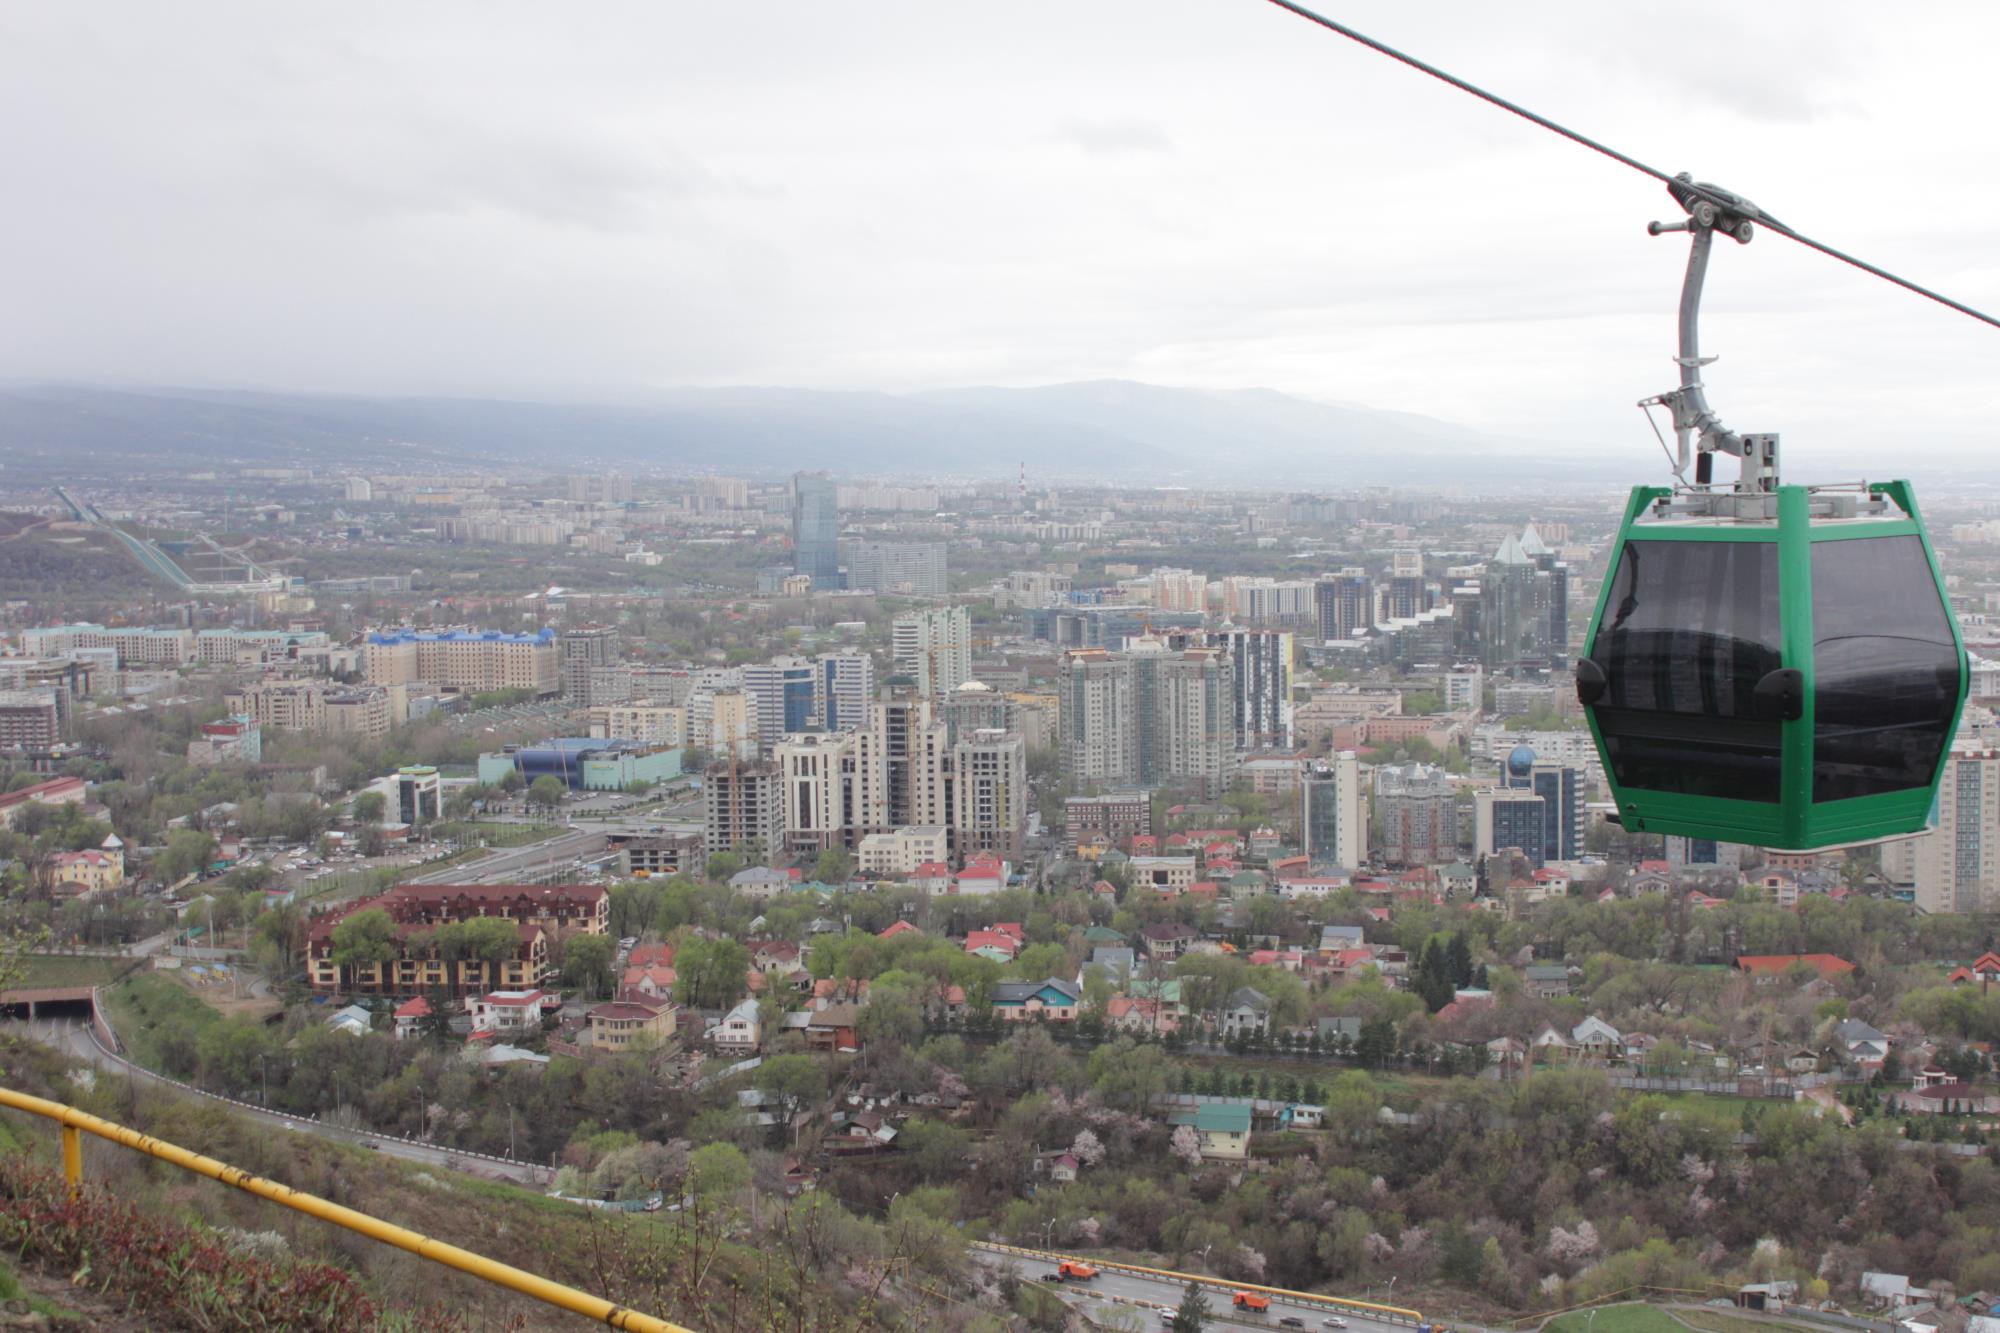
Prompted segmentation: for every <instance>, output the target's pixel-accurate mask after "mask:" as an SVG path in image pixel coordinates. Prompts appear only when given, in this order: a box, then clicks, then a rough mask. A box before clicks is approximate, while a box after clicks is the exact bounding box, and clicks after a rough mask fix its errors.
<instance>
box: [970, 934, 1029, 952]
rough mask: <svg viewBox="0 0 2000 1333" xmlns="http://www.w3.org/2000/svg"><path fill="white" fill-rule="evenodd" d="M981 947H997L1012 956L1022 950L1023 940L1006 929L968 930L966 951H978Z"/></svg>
mask: <svg viewBox="0 0 2000 1333" xmlns="http://www.w3.org/2000/svg"><path fill="white" fill-rule="evenodd" d="M981 949H997V950H999V951H1000V952H1001V953H1004V954H1006V955H1007V956H1008V957H1009V958H1012V957H1013V956H1014V955H1015V954H1017V953H1019V952H1020V951H1021V942H1020V941H1019V940H1017V939H1015V938H1014V937H1013V936H1012V935H1009V934H1008V933H1007V932H1006V931H1004V930H968V931H966V932H965V951H966V952H967V953H977V952H978V951H979V950H981Z"/></svg>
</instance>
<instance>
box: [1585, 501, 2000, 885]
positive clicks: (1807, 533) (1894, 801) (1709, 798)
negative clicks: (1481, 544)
mask: <svg viewBox="0 0 2000 1333" xmlns="http://www.w3.org/2000/svg"><path fill="white" fill-rule="evenodd" d="M1868 490H1869V492H1870V493H1871V494H1872V495H1875V496H1879V497H1881V498H1883V499H1885V500H1887V501H1889V502H1890V503H1892V504H1894V505H1895V507H1896V508H1897V509H1899V510H1901V511H1902V516H1901V517H1900V518H1887V519H1881V520H1875V519H1860V518H1857V519H1849V520H1842V521H1840V522H1837V523H1822V524H1818V525H1815V524H1814V523H1813V522H1812V517H1811V512H1810V499H1809V495H1810V493H1809V491H1808V488H1806V487H1803V486H1780V487H1779V488H1778V490H1777V523H1776V525H1775V526H1773V525H1771V524H1770V523H1768V522H1765V523H1745V524H1742V525H1729V524H1709V523H1699V524H1697V523H1689V524H1679V525H1677V524H1674V523H1672V522H1670V521H1669V522H1659V523H1645V522H1642V520H1643V519H1644V517H1645V515H1646V512H1647V511H1648V510H1649V509H1651V508H1652V507H1653V506H1654V505H1655V503H1656V502H1659V501H1663V500H1667V499H1669V498H1670V497H1671V496H1672V495H1673V494H1674V492H1673V491H1672V490H1671V489H1670V488H1668V487H1664V486H1638V487H1634V488H1633V491H1632V495H1631V499H1630V501H1629V503H1628V504H1627V506H1626V510H1625V517H1624V521H1623V522H1622V523H1621V524H1620V527H1619V532H1618V540H1617V544H1616V546H1615V547H1614V549H1613V553H1612V556H1613V558H1612V562H1611V565H1610V566H1609V568H1607V570H1606V575H1605V579H1604V586H1603V587H1602V588H1601V589H1600V590H1599V591H1598V596H1597V607H1596V611H1595V612H1594V614H1593V615H1592V616H1591V622H1590V632H1589V635H1588V636H1587V638H1586V639H1585V647H1584V652H1585V655H1586V656H1589V655H1591V654H1592V652H1593V650H1594V649H1595V648H1596V647H1597V644H1598V635H1599V632H1600V630H1601V628H1602V627H1603V622H1604V612H1605V607H1606V605H1607V604H1608V603H1609V600H1610V596H1611V590H1612V585H1613V583H1614V581H1615V579H1616V575H1617V571H1618V566H1619V562H1621V561H1622V560H1624V559H1625V558H1626V557H1627V543H1628V542H1629V541H1632V540H1634V539H1638V540H1644V541H1693V542H1764V543H1774V544H1775V545H1776V546H1777V548H1778V580H1779V593H1778V598H1779V604H1778V610H1779V618H1780V624H1781V630H1780V636H1781V653H1782V659H1783V665H1784V666H1785V667H1788V668H1792V669H1794V670H1796V671H1798V672H1799V673H1800V677H1801V680H1800V684H1801V686H1802V690H1803V697H1802V700H1801V701H1800V702H1801V706H1800V710H1799V713H1798V716H1797V717H1795V718H1793V719H1791V720H1787V721H1784V722H1782V723H1780V724H1779V725H1780V727H1781V737H1782V739H1781V750H1780V760H1779V791H1778V795H1777V799H1776V800H1774V801H1759V800H1741V799H1734V798H1729V797H1721V796H1713V795H1697V794H1690V793H1686V792H1676V791H1661V790H1653V789H1647V788H1639V787H1633V786H1629V785H1627V784H1624V783H1621V782H1620V781H1619V780H1618V777H1617V775H1616V772H1615V766H1614V765H1613V764H1612V763H1610V762H1608V761H1607V762H1606V763H1605V766H1604V772H1605V779H1606V781H1607V783H1608V784H1609V785H1610V787H1611V793H1612V798H1613V800H1614V801H1615V802H1616V804H1617V807H1618V812H1619V816H1620V822H1622V823H1623V825H1624V826H1625V827H1626V828H1628V829H1630V830H1632V831H1633V832H1642V833H1663V834H1677V835H1681V836H1684V837H1691V838H1703V839H1710V838H1712V839H1716V840H1718V841H1725V842H1737V843H1744V844H1748V845H1751V846H1761V847H1771V848H1776V849H1780V850H1794V851H1803V850H1812V849H1816V848H1826V847H1836V846H1848V845H1854V844H1858V843H1866V842H1873V841H1880V840H1883V839H1886V838H1893V837H1898V836H1904V835H1907V834H1911V833H1915V832H1919V831H1921V830H1922V829H1923V828H1924V827H1925V826H1926V824H1927V822H1928V821H1929V819H1930V815H1931V811H1932V807H1933V804H1934V802H1935V800H1936V793H1937V788H1938V783H1939V781H1940V780H1941V779H1942V777H1943V774H1944V765H1945V763H1946V762H1948V761H1949V758H1950V753H1951V746H1950V737H1951V736H1952V735H1954V734H1956V732H1957V729H1958V723H1959V718H1960V716H1961V715H1962V714H1963V712H1964V709H1965V697H1966V687H1967V684H1968V672H1967V663H1966V654H1965V642H1964V639H1963V638H1962V636H1961V635H1960V634H1959V629H1958V622H1957V618H1956V617H1955V616H1952V615H1951V614H1950V613H1949V608H1950V605H1951V603H1950V600H1949V598H1948V597H1947V596H1946V592H1945V585H1944V577H1943V575H1942V574H1941V573H1940V572H1939V568H1938V561H1937V553H1936V551H1935V550H1933V549H1932V547H1931V542H1930V536H1929V534H1928V533H1926V532H1925V530H1924V526H1923V521H1922V519H1921V518H1920V517H1919V515H1918V513H1917V505H1916V498H1915V496H1914V494H1913V493H1912V491H1911V488H1910V485H1909V483H1908V482H1906V481H1890V482H1877V483H1874V484H1871V485H1870V486H1869V487H1868ZM1899 536H1915V537H1916V538H1917V539H1918V540H1919V542H1920V543H1921V544H1922V549H1923V554H1924V559H1925V561H1926V562H1927V563H1928V565H1929V567H1930V573H1931V578H1932V580H1933V582H1934V584H1935V587H1936V593H1937V597H1938V600H1939V604H1940V605H1941V606H1943V607H1944V608H1946V614H1945V616H1944V622H1945V623H1946V624H1947V625H1949V626H1950V630H1951V640H1952V645H1953V649H1954V651H1955V653H1956V656H1957V663H1958V690H1957V701H1956V703H1955V705H1954V706H1953V709H1952V712H1951V721H1950V725H1949V727H1947V728H1946V730H1945V732H1944V735H1945V738H1946V740H1945V744H1944V745H1943V746H1942V747H1941V749H1940V752H1939V756H1938V761H1937V764H1936V767H1935V768H1934V769H1933V771H1932V772H1931V775H1930V781H1929V782H1928V783H1927V784H1926V785H1924V786H1912V787H1910V788H1908V789H1906V790H1900V791H1891V792H1885V793H1881V794H1876V795H1868V796H1860V797H1854V798H1850V799H1844V800H1833V801H1823V802H1819V803H1815V802H1814V800H1813V781H1814V773H1813V746H1814V735H1815V731H1814V727H1815V717H1814V714H1815V688H1814V686H1815V680H1814V661H1813V658H1814V647H1815V643H1814V637H1813V586H1812V574H1813V570H1812V547H1813V546H1814V545H1815V544H1817V543H1820V542H1830V541H1843V540H1851V539H1856V538H1866V537H1899ZM1584 712H1585V714H1586V716H1587V717H1588V720H1589V723H1590V731H1591V740H1592V741H1593V743H1594V744H1595V746H1596V748H1597V752H1598V754H1599V756H1600V757H1605V756H1608V754H1609V751H1608V750H1607V749H1606V746H1605V736H1604V732H1603V729H1602V728H1601V727H1600V725H1599V721H1598V716H1597V712H1598V710H1597V709H1596V708H1595V707H1586V708H1585V710H1584Z"/></svg>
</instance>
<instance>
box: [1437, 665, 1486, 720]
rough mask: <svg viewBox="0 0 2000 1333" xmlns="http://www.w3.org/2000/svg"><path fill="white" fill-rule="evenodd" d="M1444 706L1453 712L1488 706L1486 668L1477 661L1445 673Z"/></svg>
mask: <svg viewBox="0 0 2000 1333" xmlns="http://www.w3.org/2000/svg"><path fill="white" fill-rule="evenodd" d="M1444 706H1445V707H1446V708H1449V709H1451V710H1452V711H1453V712H1458V711H1459V710H1461V709H1466V708H1484V707H1485V706H1486V670H1485V668H1483V667H1481V666H1480V665H1479V664H1478V663H1477V662H1472V663H1468V664H1466V665H1464V666H1455V667H1453V668H1452V669H1451V670H1449V671H1447V672H1445V673H1444Z"/></svg>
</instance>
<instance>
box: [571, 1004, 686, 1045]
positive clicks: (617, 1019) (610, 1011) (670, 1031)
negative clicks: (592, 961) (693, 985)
mask: <svg viewBox="0 0 2000 1333" xmlns="http://www.w3.org/2000/svg"><path fill="white" fill-rule="evenodd" d="M676 1012H677V1011H676V1010H675V1008H674V1006H672V1005H670V1004H663V1005H651V1004H641V1003H640V1002H639V1001H637V1000H613V1001H611V1002H610V1003H609V1004H600V1005H598V1006H597V1007H596V1008H594V1009H592V1010H591V1011H590V1012H589V1013H588V1014H587V1015H585V1017H584V1021H585V1022H586V1023H587V1024H588V1025H589V1032H590V1045H591V1049H593V1050H599V1051H610V1052H613V1053H618V1052H623V1051H629V1050H633V1049H635V1048H642V1047H651V1046H663V1045H665V1044H666V1043H667V1042H670V1041H672V1040H673V1038H674V1017H675V1014H676Z"/></svg>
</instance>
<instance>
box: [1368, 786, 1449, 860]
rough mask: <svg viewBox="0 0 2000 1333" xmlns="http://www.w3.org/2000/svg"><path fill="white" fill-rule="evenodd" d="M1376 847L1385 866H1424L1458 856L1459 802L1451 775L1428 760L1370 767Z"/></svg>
mask: <svg viewBox="0 0 2000 1333" xmlns="http://www.w3.org/2000/svg"><path fill="white" fill-rule="evenodd" d="M1375 822H1376V824H1377V826H1378V827H1379V828H1380V830H1381V841H1380V842H1379V843H1378V844H1377V847H1376V850H1377V851H1379V852H1380V853H1381V854H1382V859H1383V860H1384V861H1387V862H1388V863H1389V864H1390V865H1397V866H1424V865H1431V864H1434V863H1436V862H1438V861H1448V860H1450V859H1452V858H1453V857H1454V856H1456V855H1457V854H1458V804H1457V801H1456V799H1455V798H1454V796H1453V789H1452V785H1451V779H1450V778H1449V777H1448V776H1447V775H1446V774H1445V772H1444V770H1442V769H1439V768H1436V767H1433V766H1431V765H1429V764H1403V765H1386V766H1384V767H1382V768H1378V769H1376V770H1375Z"/></svg>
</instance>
